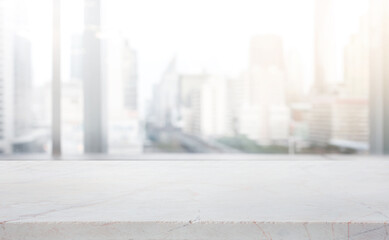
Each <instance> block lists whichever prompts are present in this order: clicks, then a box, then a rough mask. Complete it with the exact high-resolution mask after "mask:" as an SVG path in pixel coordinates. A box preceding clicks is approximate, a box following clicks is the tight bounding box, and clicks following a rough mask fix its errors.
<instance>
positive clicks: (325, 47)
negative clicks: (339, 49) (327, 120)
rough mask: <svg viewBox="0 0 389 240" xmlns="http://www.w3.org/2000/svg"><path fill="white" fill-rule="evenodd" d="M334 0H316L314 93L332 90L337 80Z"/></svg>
mask: <svg viewBox="0 0 389 240" xmlns="http://www.w3.org/2000/svg"><path fill="white" fill-rule="evenodd" d="M333 19H334V17H333V0H316V1H315V43H314V47H315V79H314V85H313V91H314V94H325V93H328V92H329V91H331V89H330V85H331V83H333V82H334V81H336V61H335V40H334V24H335V23H334V20H333Z"/></svg>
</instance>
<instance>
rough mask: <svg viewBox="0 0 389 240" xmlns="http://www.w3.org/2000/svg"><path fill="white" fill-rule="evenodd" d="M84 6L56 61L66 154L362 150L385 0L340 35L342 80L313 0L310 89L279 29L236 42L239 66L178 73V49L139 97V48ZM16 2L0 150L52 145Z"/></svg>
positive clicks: (0, 110) (6, 8) (0, 25)
mask: <svg viewBox="0 0 389 240" xmlns="http://www.w3.org/2000/svg"><path fill="white" fill-rule="evenodd" d="M86 2H89V4H86V5H85V28H84V30H83V31H82V32H80V33H78V34H72V35H71V36H70V38H69V39H68V42H67V43H69V44H67V45H64V46H63V49H64V50H63V52H68V53H69V54H67V55H66V56H63V57H62V61H63V62H64V64H63V65H64V68H65V69H68V70H69V71H67V73H64V74H63V79H62V86H61V92H62V96H61V99H62V103H61V111H62V148H63V152H64V153H66V154H82V153H84V152H86V153H90V152H92V153H93V152H106V153H111V154H132V153H142V152H145V153H160V152H168V153H180V152H189V153H279V154H299V153H310V154H323V153H347V154H350V153H359V154H365V153H368V152H369V82H370V81H371V79H372V77H374V76H375V75H376V74H380V73H381V72H382V71H383V70H382V69H381V68H380V67H378V65H377V64H372V62H375V63H376V61H381V60H380V55H379V53H380V52H382V51H384V50H386V51H387V50H388V49H387V48H386V49H384V44H381V45H379V44H378V45H377V42H381V43H382V42H383V41H384V40H383V36H384V35H385V34H387V33H388V32H387V31H388V30H384V29H385V28H384V27H383V22H384V21H383V19H384V11H382V6H384V0H371V2H370V4H369V11H368V12H367V13H366V14H365V15H364V16H361V17H360V22H359V24H358V25H359V28H358V31H357V32H355V33H354V34H353V35H352V36H350V38H349V39H348V42H347V44H346V45H345V47H344V49H343V51H342V52H343V54H342V57H343V59H342V60H341V61H342V62H343V64H342V66H343V70H342V72H343V80H342V81H335V79H336V78H337V77H336V74H337V73H336V71H337V70H336V67H337V61H338V59H337V55H336V53H335V50H334V41H335V40H334V39H335V36H334V35H335V34H336V33H335V31H334V30H333V29H334V25H335V24H336V22H335V21H333V19H332V18H331V16H332V11H333V8H332V3H333V0H316V1H315V9H314V44H313V52H312V54H313V56H314V57H313V59H314V63H313V65H314V71H313V73H314V74H313V76H312V78H313V79H312V84H311V85H310V87H309V89H307V88H306V85H307V84H306V82H305V81H304V76H303V75H304V71H303V68H304V66H303V63H302V62H303V61H302V56H301V53H300V52H299V51H298V50H297V49H293V47H292V48H291V47H286V45H287V44H286V43H285V39H284V38H283V37H282V36H280V35H277V34H255V35H253V36H252V37H251V39H248V41H249V46H250V47H249V49H245V48H244V47H242V49H241V51H246V52H247V56H248V58H249V60H248V64H247V66H245V67H244V68H243V69H241V71H240V74H238V75H228V74H216V73H213V72H208V71H207V70H204V71H200V72H197V73H193V72H186V71H185V70H182V69H181V68H180V57H179V56H177V57H172V59H171V60H170V62H167V63H166V68H165V71H164V72H163V74H162V76H160V79H159V80H158V81H156V82H157V83H156V84H154V87H153V89H152V96H151V98H149V99H147V100H145V103H144V104H143V105H142V104H140V103H139V101H140V100H139V99H140V97H139V92H140V91H141V90H140V88H139V81H140V78H139V57H140V56H139V54H138V51H137V50H136V49H135V48H134V47H133V46H132V45H131V44H130V43H131V41H130V40H131V39H129V38H128V37H126V36H124V35H123V34H120V33H112V34H110V35H109V37H104V36H99V35H98V34H97V33H98V31H99V28H100V27H102V26H100V25H101V24H100V21H99V18H100V10H101V9H100V3H99V2H100V1H99V0H86ZM24 3H26V1H23V0H17V1H7V0H0V19H1V20H0V152H1V153H4V154H11V153H48V152H50V151H51V150H50V148H51V108H52V106H51V80H50V79H51V75H50V74H51V71H49V70H47V74H46V75H45V76H46V79H45V80H44V81H38V82H34V76H35V77H36V73H34V71H33V70H34V61H35V60H36V59H39V57H40V56H39V52H38V51H33V48H32V45H33V41H32V40H31V39H30V38H29V35H28V33H26V31H25V30H26V29H28V28H29V23H30V19H29V14H28V13H27V11H28V10H29V9H28V8H27V7H26V6H24ZM90 3H95V4H90ZM10 9H12V11H10ZM9 19H13V20H12V21H9ZM91 26H94V27H91ZM384 31H386V32H384ZM48 33H50V31H49V30H48ZM65 42H66V41H65ZM288 46H289V45H288ZM377 46H378V47H377ZM226 57H232V56H228V54H227V53H226ZM204 58H207V56H204ZM49 63H50V62H49ZM46 68H47V69H49V68H51V65H47V66H46ZM96 146H100V147H98V149H97V148H96ZM96 149H97V150H96ZM99 149H100V150H101V151H99Z"/></svg>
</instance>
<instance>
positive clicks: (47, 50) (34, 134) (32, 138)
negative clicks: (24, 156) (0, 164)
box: [0, 0, 52, 154]
mask: <svg viewBox="0 0 389 240" xmlns="http://www.w3.org/2000/svg"><path fill="white" fill-rule="evenodd" d="M38 6H39V7H38ZM51 18H52V16H51V1H50V0H37V1H26V0H12V1H10V0H0V153H2V154H12V153H49V152H50V149H51V136H50V135H51V133H50V132H51V129H50V126H51V50H52V47H51V46H52V43H51V36H52V34H51V33H52V31H51V28H52V26H51Z"/></svg>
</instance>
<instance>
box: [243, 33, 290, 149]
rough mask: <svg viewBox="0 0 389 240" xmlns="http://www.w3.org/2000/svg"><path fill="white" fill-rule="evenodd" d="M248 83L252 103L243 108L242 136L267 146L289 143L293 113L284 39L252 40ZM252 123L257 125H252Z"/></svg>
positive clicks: (265, 36)
mask: <svg viewBox="0 0 389 240" xmlns="http://www.w3.org/2000/svg"><path fill="white" fill-rule="evenodd" d="M248 81H249V88H248V90H249V92H248V95H249V102H248V103H246V104H245V105H244V106H243V107H242V109H241V110H242V112H241V114H240V115H241V117H240V118H241V119H240V120H241V121H240V122H241V123H240V128H241V129H246V130H242V134H244V135H250V137H251V138H253V139H254V140H256V141H257V142H258V143H259V144H263V145H267V144H273V143H275V142H286V140H287V139H288V128H289V112H288V108H287V106H286V78H285V63H284V50H283V41H282V38H281V37H280V36H277V35H259V36H255V37H253V38H252V40H251V45H250V66H249V74H248ZM253 119H255V121H254V120H253ZM252 122H255V125H253V124H249V123H252ZM246 123H247V124H246ZM245 125H247V126H245ZM248 125H250V126H252V127H248Z"/></svg>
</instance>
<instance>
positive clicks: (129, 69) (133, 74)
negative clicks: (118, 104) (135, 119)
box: [122, 41, 138, 112]
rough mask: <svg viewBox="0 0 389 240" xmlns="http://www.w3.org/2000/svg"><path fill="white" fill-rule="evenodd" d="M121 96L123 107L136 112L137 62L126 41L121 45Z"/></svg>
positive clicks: (134, 53) (132, 50)
mask: <svg viewBox="0 0 389 240" xmlns="http://www.w3.org/2000/svg"><path fill="white" fill-rule="evenodd" d="M122 68H123V70H122V71H123V90H122V91H123V92H124V93H123V95H124V106H125V107H126V108H127V109H128V110H130V111H134V112H136V111H138V61H137V54H136V52H135V50H134V49H132V48H131V46H130V44H129V42H128V41H125V42H124V44H123V56H122Z"/></svg>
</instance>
